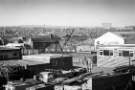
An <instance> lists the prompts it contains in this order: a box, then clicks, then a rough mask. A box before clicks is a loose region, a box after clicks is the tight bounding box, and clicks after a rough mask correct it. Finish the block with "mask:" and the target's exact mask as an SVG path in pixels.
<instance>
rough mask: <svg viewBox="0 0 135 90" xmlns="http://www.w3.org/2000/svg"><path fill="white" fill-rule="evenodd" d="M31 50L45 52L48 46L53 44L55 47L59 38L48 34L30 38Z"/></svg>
mask: <svg viewBox="0 0 135 90" xmlns="http://www.w3.org/2000/svg"><path fill="white" fill-rule="evenodd" d="M31 41H32V46H33V49H37V50H43V51H44V50H45V49H46V48H47V47H49V46H50V45H52V44H54V45H56V47H57V46H58V44H59V41H60V37H58V36H57V35H53V34H49V35H40V36H34V37H32V38H31Z"/></svg>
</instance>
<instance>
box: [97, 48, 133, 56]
mask: <svg viewBox="0 0 135 90" xmlns="http://www.w3.org/2000/svg"><path fill="white" fill-rule="evenodd" d="M99 54H100V55H104V56H113V54H114V52H113V50H100V51H99ZM118 54H119V56H124V57H129V56H130V57H133V54H134V52H133V51H129V50H119V52H118Z"/></svg>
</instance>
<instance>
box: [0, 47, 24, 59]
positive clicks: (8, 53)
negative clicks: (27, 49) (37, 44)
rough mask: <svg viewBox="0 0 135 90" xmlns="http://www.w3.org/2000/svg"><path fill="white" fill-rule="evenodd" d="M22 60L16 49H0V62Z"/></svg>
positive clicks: (19, 51)
mask: <svg viewBox="0 0 135 90" xmlns="http://www.w3.org/2000/svg"><path fill="white" fill-rule="evenodd" d="M11 59H12V60H15V59H22V53H21V49H20V48H17V47H6V46H1V47H0V60H11Z"/></svg>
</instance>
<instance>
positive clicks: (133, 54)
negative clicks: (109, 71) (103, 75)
mask: <svg viewBox="0 0 135 90" xmlns="http://www.w3.org/2000/svg"><path fill="white" fill-rule="evenodd" d="M132 64H135V44H123V45H99V46H98V48H97V66H98V67H117V66H122V65H132Z"/></svg>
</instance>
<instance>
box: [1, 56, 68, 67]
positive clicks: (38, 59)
mask: <svg viewBox="0 0 135 90" xmlns="http://www.w3.org/2000/svg"><path fill="white" fill-rule="evenodd" d="M61 56H62V54H37V55H28V56H23V59H22V60H21V59H19V60H5V61H4V60H3V61H0V64H6V65H17V64H20V65H38V64H48V63H50V58H53V57H56V58H57V57H61ZM65 56H70V55H63V57H65Z"/></svg>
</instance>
